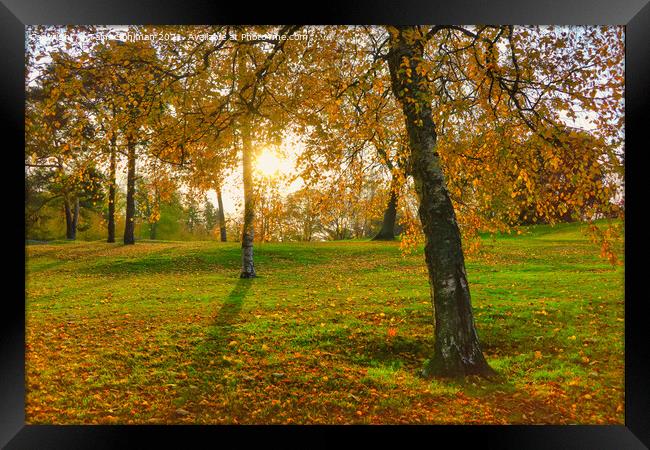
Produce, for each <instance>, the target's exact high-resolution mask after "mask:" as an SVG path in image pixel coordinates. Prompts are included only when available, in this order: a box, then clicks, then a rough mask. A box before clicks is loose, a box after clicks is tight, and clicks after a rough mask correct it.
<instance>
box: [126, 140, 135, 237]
mask: <svg viewBox="0 0 650 450" xmlns="http://www.w3.org/2000/svg"><path fill="white" fill-rule="evenodd" d="M127 148H128V161H127V176H126V223H125V224H124V244H125V245H132V244H135V142H134V140H133V137H132V136H129V137H128V138H127Z"/></svg>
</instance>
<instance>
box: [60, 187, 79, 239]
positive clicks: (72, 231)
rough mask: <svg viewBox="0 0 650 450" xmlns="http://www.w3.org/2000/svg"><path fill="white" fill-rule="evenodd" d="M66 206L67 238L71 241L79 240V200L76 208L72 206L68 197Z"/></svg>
mask: <svg viewBox="0 0 650 450" xmlns="http://www.w3.org/2000/svg"><path fill="white" fill-rule="evenodd" d="M63 204H64V206H65V238H66V239H69V240H71V241H74V240H75V239H77V222H78V220H79V199H78V198H77V199H75V202H74V207H72V206H71V205H70V200H69V199H68V197H67V196H66V197H64V199H63Z"/></svg>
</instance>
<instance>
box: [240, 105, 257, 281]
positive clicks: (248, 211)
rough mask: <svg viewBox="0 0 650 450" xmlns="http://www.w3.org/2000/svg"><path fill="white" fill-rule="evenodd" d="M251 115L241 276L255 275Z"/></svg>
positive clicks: (246, 127) (245, 137)
mask: <svg viewBox="0 0 650 450" xmlns="http://www.w3.org/2000/svg"><path fill="white" fill-rule="evenodd" d="M249 121H250V116H245V117H244V118H243V122H242V126H241V135H242V160H243V163H242V167H243V178H244V229H243V233H242V240H241V248H242V270H241V275H240V277H241V278H253V277H255V265H254V264H253V238H254V236H255V227H254V220H255V204H254V197H253V148H252V146H251V135H250V122H249Z"/></svg>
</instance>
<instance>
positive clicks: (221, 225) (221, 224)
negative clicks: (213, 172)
mask: <svg viewBox="0 0 650 450" xmlns="http://www.w3.org/2000/svg"><path fill="white" fill-rule="evenodd" d="M216 190H217V203H218V204H219V211H217V215H218V217H219V231H220V233H221V242H226V240H227V239H226V237H227V236H226V216H225V214H224V213H223V199H222V198H221V187H218V188H217V189H216Z"/></svg>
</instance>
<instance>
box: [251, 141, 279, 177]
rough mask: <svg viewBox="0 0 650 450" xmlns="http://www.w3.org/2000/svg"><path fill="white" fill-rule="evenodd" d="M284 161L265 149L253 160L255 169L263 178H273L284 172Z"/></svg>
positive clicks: (275, 153)
mask: <svg viewBox="0 0 650 450" xmlns="http://www.w3.org/2000/svg"><path fill="white" fill-rule="evenodd" d="M285 166H286V161H284V159H282V158H281V157H280V156H279V155H278V154H277V152H274V151H273V150H270V149H268V148H265V149H263V150H262V152H261V153H260V154H259V155H258V156H257V158H256V159H255V168H256V169H257V171H258V172H259V173H260V174H261V175H262V176H264V177H274V176H277V175H278V174H280V172H284V171H285V170H286V167H285Z"/></svg>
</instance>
